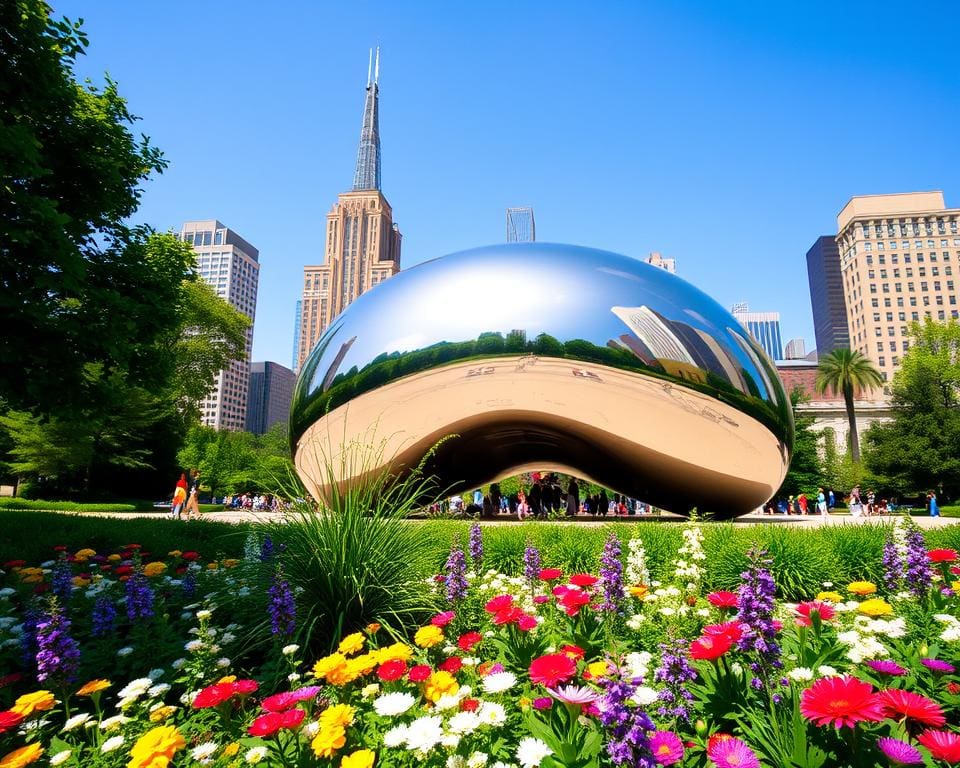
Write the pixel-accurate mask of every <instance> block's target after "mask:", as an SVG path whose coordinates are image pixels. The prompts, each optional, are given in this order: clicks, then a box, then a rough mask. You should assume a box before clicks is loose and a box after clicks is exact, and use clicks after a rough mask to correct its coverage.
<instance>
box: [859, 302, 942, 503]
mask: <svg viewBox="0 0 960 768" xmlns="http://www.w3.org/2000/svg"><path fill="white" fill-rule="evenodd" d="M910 334H911V337H912V339H911V345H910V349H909V351H908V352H907V354H906V355H905V356H904V358H903V360H902V362H901V364H900V370H898V371H897V373H896V374H895V375H894V378H893V384H892V393H893V398H892V400H893V405H894V418H893V420H891V421H889V422H884V423H877V424H874V425H873V426H872V427H871V428H870V429H869V430H867V432H866V434H865V435H864V442H865V460H866V464H867V466H868V468H869V469H870V470H871V471H872V472H873V473H874V474H875V475H876V476H877V477H878V479H882V481H883V483H884V484H885V485H886V486H887V487H888V488H889V489H890V490H892V491H895V492H896V493H898V494H899V495H906V494H908V493H919V492H923V491H927V490H931V489H937V490H938V491H940V492H941V494H942V495H943V496H945V497H947V498H956V497H957V496H958V495H960V447H958V446H960V323H957V321H956V320H950V321H948V322H946V323H943V322H935V321H933V320H930V319H929V318H928V319H927V320H926V321H925V322H923V323H918V322H914V323H912V324H911V326H910Z"/></svg>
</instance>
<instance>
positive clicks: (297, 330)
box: [291, 299, 303, 371]
mask: <svg viewBox="0 0 960 768" xmlns="http://www.w3.org/2000/svg"><path fill="white" fill-rule="evenodd" d="M302 319H303V299H297V308H296V310H294V316H293V362H292V363H291V365H292V366H293V370H294V371H296V370H297V368H298V366H297V363H298V362H299V359H300V357H299V356H300V334H301V332H302V330H303V329H302V327H301V320H302Z"/></svg>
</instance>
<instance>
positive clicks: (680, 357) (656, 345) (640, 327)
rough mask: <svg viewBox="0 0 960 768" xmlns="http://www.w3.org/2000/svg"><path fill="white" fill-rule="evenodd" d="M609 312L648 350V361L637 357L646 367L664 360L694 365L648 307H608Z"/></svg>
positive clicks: (677, 340)
mask: <svg viewBox="0 0 960 768" xmlns="http://www.w3.org/2000/svg"><path fill="white" fill-rule="evenodd" d="M610 311H611V312H613V314H615V315H616V316H617V317H619V318H620V319H621V320H623V322H624V323H626V325H627V327H628V328H629V329H630V330H631V331H633V332H634V334H635V335H636V337H637V338H638V339H640V341H642V342H643V343H644V345H645V346H646V347H647V349H649V350H650V357H651V360H650V361H648V360H647V359H645V358H644V357H643V356H641V355H638V357H640V359H641V360H643V361H644V362H645V363H647V364H648V365H650V364H651V362H652V361H656V362H657V363H662V361H664V360H672V361H674V362H677V363H688V364H689V365H696V363H695V361H694V359H693V358H692V357H691V356H690V353H689V352H687V348H686V347H685V346H684V344H683V341H682V340H681V339H680V338H678V337H677V335H676V334H675V333H674V332H673V331H672V330H671V329H670V326H669V325H668V323H667V321H666V320H665V319H664V317H663V316H662V315H660V314H659V313H657V312H654V311H653V310H652V309H650V307H647V306H640V307H610ZM621 338H622V337H621Z"/></svg>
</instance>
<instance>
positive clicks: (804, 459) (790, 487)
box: [776, 387, 823, 497]
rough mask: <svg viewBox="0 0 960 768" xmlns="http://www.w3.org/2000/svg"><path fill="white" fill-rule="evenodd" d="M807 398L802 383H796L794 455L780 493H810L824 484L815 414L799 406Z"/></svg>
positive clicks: (785, 494) (793, 397) (794, 392)
mask: <svg viewBox="0 0 960 768" xmlns="http://www.w3.org/2000/svg"><path fill="white" fill-rule="evenodd" d="M806 399H807V398H806V397H805V395H804V393H803V390H802V389H801V388H800V387H794V388H793V390H792V391H791V392H790V404H791V405H792V406H793V421H794V430H795V433H794V440H793V456H791V458H790V468H789V470H788V471H787V475H786V477H784V478H783V483H782V484H781V485H780V488H779V490H778V491H777V493H776V495H777V496H778V497H780V496H791V495H796V494H798V493H801V492H802V493H806V494H808V495H809V494H811V493H812V492H814V491H816V489H817V487H818V486H820V485H822V484H823V480H822V477H823V468H822V467H821V465H820V452H819V451H818V445H817V443H818V440H819V435H818V434H817V433H816V432H815V431H814V430H813V424H814V418H813V416H811V415H810V414H808V413H805V412H804V411H802V410H799V408H798V406H800V405H801V404H803V402H804V401H805V400H806Z"/></svg>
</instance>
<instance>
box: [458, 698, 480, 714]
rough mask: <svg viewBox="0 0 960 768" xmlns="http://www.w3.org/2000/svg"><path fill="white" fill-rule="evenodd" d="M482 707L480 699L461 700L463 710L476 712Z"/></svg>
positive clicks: (461, 709)
mask: <svg viewBox="0 0 960 768" xmlns="http://www.w3.org/2000/svg"><path fill="white" fill-rule="evenodd" d="M479 708H480V699H464V700H463V701H461V702H460V711H461V712H476V711H477V710H478V709H479Z"/></svg>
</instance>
